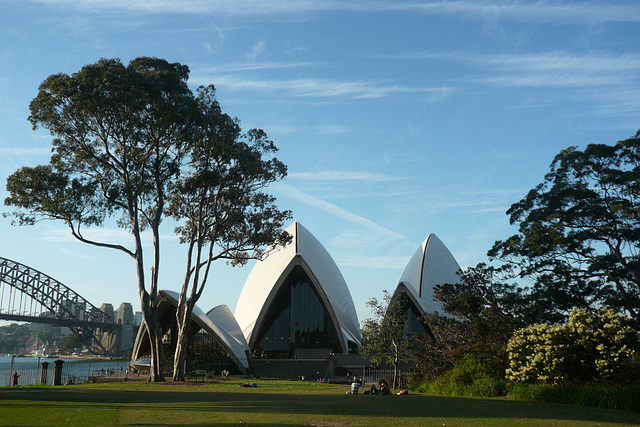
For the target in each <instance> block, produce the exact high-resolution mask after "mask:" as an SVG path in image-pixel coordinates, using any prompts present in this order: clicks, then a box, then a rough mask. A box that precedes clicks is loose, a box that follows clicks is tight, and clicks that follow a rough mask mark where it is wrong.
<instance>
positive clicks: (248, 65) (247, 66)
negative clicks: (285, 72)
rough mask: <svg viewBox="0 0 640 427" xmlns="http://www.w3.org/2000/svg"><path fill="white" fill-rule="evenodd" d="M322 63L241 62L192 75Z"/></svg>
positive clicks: (218, 66) (211, 68)
mask: <svg viewBox="0 0 640 427" xmlns="http://www.w3.org/2000/svg"><path fill="white" fill-rule="evenodd" d="M321 64H322V63H321V62H312V61H306V62H239V63H235V64H222V65H216V66H213V67H205V68H200V69H197V70H194V71H193V72H192V75H196V74H220V73H231V72H237V71H262V70H279V69H285V68H298V67H315V66H318V65H321Z"/></svg>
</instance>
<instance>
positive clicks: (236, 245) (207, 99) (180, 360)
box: [167, 86, 291, 380]
mask: <svg viewBox="0 0 640 427" xmlns="http://www.w3.org/2000/svg"><path fill="white" fill-rule="evenodd" d="M197 104H198V117H197V122H196V126H195V128H194V136H193V138H192V139H191V140H189V142H188V144H187V158H186V162H187V164H188V168H186V170H185V173H184V174H183V175H182V176H181V177H180V179H179V180H178V181H177V183H176V188H175V190H176V191H173V192H172V196H171V200H170V203H169V207H168V210H167V211H168V213H169V214H171V215H172V216H173V217H174V218H175V219H176V220H179V221H180V220H182V221H183V225H181V226H179V227H178V228H177V229H176V232H177V233H178V235H179V236H180V241H181V242H183V243H185V244H187V247H188V249H187V265H186V272H185V277H184V281H183V284H182V288H181V291H180V299H179V301H178V307H177V311H176V320H177V323H178V338H177V343H176V353H175V356H174V371H173V379H174V380H184V366H185V364H184V357H185V352H186V345H187V340H188V338H189V329H190V324H191V313H192V311H193V308H194V306H195V303H196V302H197V301H198V300H199V299H200V296H201V295H202V291H203V290H204V287H205V284H206V283H207V279H208V277H209V275H210V271H211V265H212V263H213V262H214V261H216V260H218V259H226V260H228V261H229V262H230V263H231V264H233V265H243V264H244V263H246V262H247V261H248V260H249V259H254V258H260V257H261V256H262V254H263V248H264V247H265V246H266V245H269V244H274V245H279V244H285V243H288V241H289V236H288V235H287V234H285V233H282V231H281V230H282V226H283V223H284V221H285V220H288V219H289V218H290V216H291V215H290V212H289V211H280V210H279V209H278V208H277V207H276V205H275V198H274V197H273V196H271V195H269V194H267V193H265V192H264V191H263V190H264V189H265V188H266V187H267V186H268V185H269V184H270V183H272V182H275V181H277V180H279V179H282V178H284V177H285V176H286V174H287V168H286V166H285V165H284V164H283V163H282V162H281V161H279V160H278V159H277V158H275V157H272V155H273V154H274V153H275V152H276V151H277V148H276V146H275V144H274V143H273V141H271V140H269V139H268V138H267V135H266V133H265V132H264V131H263V130H260V129H251V130H249V131H248V132H246V133H244V134H243V133H242V130H241V127H240V125H239V123H238V120H237V119H234V118H231V117H230V116H228V115H227V114H223V113H222V111H221V108H220V105H219V103H218V101H217V100H216V97H215V88H214V87H213V86H208V87H201V88H200V89H199V93H198V97H197Z"/></svg>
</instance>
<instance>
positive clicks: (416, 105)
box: [0, 0, 640, 320]
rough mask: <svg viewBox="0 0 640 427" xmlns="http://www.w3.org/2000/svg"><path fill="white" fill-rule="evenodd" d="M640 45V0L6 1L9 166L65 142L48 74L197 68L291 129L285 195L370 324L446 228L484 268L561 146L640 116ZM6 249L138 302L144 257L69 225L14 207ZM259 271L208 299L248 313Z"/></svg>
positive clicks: (0, 227) (255, 119)
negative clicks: (153, 61)
mask: <svg viewBox="0 0 640 427" xmlns="http://www.w3.org/2000/svg"><path fill="white" fill-rule="evenodd" d="M638 40H640V3H638V2H637V1H604V0H603V1H588V2H580V1H534V2H527V1H424V2H420V1H407V0H397V1H385V0H381V1H352V2H343V1H304V0H298V1H289V0H279V1H278V0H263V1H259V2H258V1H246V0H232V1H226V0H219V1H218V0H211V1H206V0H199V1H198V0H185V1H174V0H158V1H153V0H137V1H136V0H109V1H106V0H41V1H35V0H19V1H18V0H16V1H12V0H0V61H2V68H1V71H0V182H2V185H1V186H0V198H1V199H2V200H4V198H5V197H6V196H7V192H6V190H5V183H6V177H7V176H8V175H9V174H10V173H12V172H13V171H15V170H16V169H17V168H19V167H21V166H24V165H30V166H34V165H37V164H43V163H46V162H47V161H48V158H49V151H50V146H51V145H50V142H51V137H50V136H49V135H48V134H47V133H46V132H44V131H43V130H36V131H34V130H32V129H31V126H30V124H29V123H28V121H27V116H28V114H29V113H28V104H29V102H30V100H31V99H32V98H33V97H34V96H35V95H36V93H37V89H38V85H39V84H40V83H41V82H42V81H43V80H44V79H45V78H46V77H47V76H49V75H50V74H55V73H68V74H71V73H73V72H76V71H78V70H79V69H80V68H81V67H82V66H83V65H85V64H88V63H93V62H96V61H97V60H98V59H100V58H101V57H106V58H113V57H117V58H121V59H122V60H123V62H125V63H127V62H128V61H129V60H131V59H133V58H135V57H138V56H157V57H161V58H165V59H167V60H169V61H171V62H180V63H183V64H187V65H188V66H189V67H190V69H191V77H190V84H191V85H192V87H193V88H194V89H195V88H196V87H197V86H198V85H201V84H203V85H206V84H210V83H213V84H215V86H216V88H217V94H218V98H219V100H220V102H221V104H222V106H223V108H224V110H225V111H226V112H227V113H229V114H230V115H235V116H237V117H238V118H240V119H241V121H242V124H243V127H245V128H247V129H248V128H252V127H257V128H262V129H264V130H265V131H266V132H267V133H268V135H269V136H270V138H271V139H273V140H274V141H275V142H276V144H277V146H278V147H279V148H280V152H279V154H278V157H279V158H280V159H281V160H283V161H284V162H285V163H286V164H287V165H288V167H289V177H288V178H287V179H286V180H285V181H283V182H281V183H278V184H277V185H274V186H273V187H272V192H273V194H274V195H276V196H277V197H278V200H279V205H280V206H281V207H282V208H286V209H291V210H292V211H293V213H294V217H295V219H296V220H298V221H300V222H301V223H302V224H303V225H304V226H305V227H306V228H308V229H309V230H310V231H311V232H312V233H314V234H315V236H316V237H317V238H318V239H319V240H320V242H321V243H322V244H323V245H324V246H325V247H326V248H327V250H328V251H329V252H330V253H331V255H332V256H333V257H334V259H335V261H336V263H337V264H338V266H339V267H340V269H341V271H342V273H343V275H344V276H345V279H346V281H347V284H348V285H349V288H350V290H351V293H352V296H353V299H354V302H355V305H356V308H357V310H358V315H359V317H360V320H363V318H365V317H367V316H368V312H367V310H366V308H365V303H366V301H367V299H368V298H369V297H371V296H376V297H380V296H381V294H382V290H383V289H388V290H392V289H393V288H394V286H395V284H396V281H397V279H398V277H399V276H400V273H401V272H402V269H403V268H404V266H405V265H406V263H407V262H408V260H409V258H410V256H411V255H412V254H413V252H414V251H415V250H416V248H417V247H418V245H419V244H420V243H421V242H422V241H423V240H424V239H425V238H426V237H427V235H428V234H429V233H436V234H437V235H438V237H439V238H440V239H441V240H442V241H443V242H444V244H445V245H447V246H448V248H449V249H450V250H451V252H452V253H453V255H454V256H455V257H456V258H457V259H458V261H459V263H460V264H461V265H462V266H471V265H475V264H476V263H478V262H480V261H486V251H487V250H488V249H489V248H490V247H491V245H492V244H493V242H494V241H495V240H497V239H502V238H505V237H507V236H509V235H510V233H512V232H513V229H512V228H511V227H510V226H509V224H508V218H507V216H506V215H505V211H506V210H507V208H508V207H509V206H510V205H511V204H512V203H513V202H516V201H517V200H519V199H520V198H521V197H523V196H524V195H525V194H526V192H527V191H528V190H529V189H531V188H532V187H533V186H535V185H536V184H538V183H539V182H541V180H542V179H543V176H544V174H545V173H546V172H547V171H548V166H549V164H550V162H551V160H552V159H553V157H554V156H555V154H557V153H558V152H559V151H560V150H561V149H563V148H566V147H568V146H572V145H577V146H581V147H584V146H585V145H586V144H588V143H594V142H597V143H615V142H616V141H618V140H620V139H625V138H628V137H630V136H632V135H633V134H634V133H635V132H636V130H637V129H638V128H640V114H639V113H640V43H639V42H638ZM0 211H2V212H6V211H8V208H7V207H4V206H2V207H0ZM92 233H93V236H96V237H98V236H100V237H103V238H104V239H108V240H110V241H118V242H122V241H125V242H126V241H128V240H127V239H129V238H128V236H127V235H126V233H124V232H123V231H121V230H118V229H117V228H115V227H104V228H99V229H95V230H92ZM163 236H164V237H165V239H164V243H163V254H162V266H161V272H160V273H161V282H162V287H163V288H167V289H173V290H177V289H178V287H179V283H180V280H181V277H182V274H183V269H184V267H183V266H184V252H185V250H184V247H181V245H179V244H178V242H177V240H176V239H175V238H174V237H173V224H169V223H167V224H166V226H165V227H164V229H163ZM0 256H3V257H6V258H10V259H13V260H14V261H17V262H21V263H24V264H27V265H29V266H31V267H33V268H36V269H39V270H41V271H43V272H45V273H47V274H49V275H50V276H52V277H54V278H56V279H58V280H60V281H61V282H63V283H65V284H67V285H68V286H70V287H71V288H72V289H74V290H75V291H77V292H78V293H80V294H81V295H83V296H84V297H85V298H87V299H89V300H90V301H91V302H92V303H94V304H96V305H100V304H101V303H102V302H111V303H113V304H114V306H118V305H119V304H120V302H121V301H130V302H132V303H134V306H138V299H137V292H136V285H135V273H134V266H133V263H132V262H131V261H130V259H128V258H127V257H126V256H125V255H123V254H120V253H116V252H113V251H109V250H106V249H99V248H93V247H88V246H86V245H83V244H81V243H79V242H76V241H74V240H73V238H72V237H71V236H70V235H69V233H68V232H67V230H66V228H65V226H64V225H62V224H59V223H54V222H42V223H40V224H37V225H36V226H35V227H29V228H24V227H12V226H11V225H10V221H9V220H8V219H2V218H0ZM250 268H251V265H249V266H246V267H243V268H231V267H229V266H226V265H225V264H224V263H220V264H218V265H217V266H216V268H215V270H214V274H213V277H212V280H211V282H210V283H209V285H208V289H207V290H206V291H205V293H204V295H203V298H202V300H201V302H200V303H199V306H200V307H201V308H202V309H204V310H205V311H206V310H208V309H209V308H212V307H213V306H215V305H218V304H227V305H229V306H230V307H231V309H232V310H234V308H235V305H236V302H237V299H238V296H239V294H240V291H241V288H242V286H243V284H244V281H245V279H246V278H247V276H248V275H249V272H250Z"/></svg>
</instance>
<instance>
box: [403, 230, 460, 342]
mask: <svg viewBox="0 0 640 427" xmlns="http://www.w3.org/2000/svg"><path fill="white" fill-rule="evenodd" d="M459 271H460V266H459V265H458V262H457V261H456V259H455V258H454V257H453V255H452V254H451V252H449V249H447V247H446V246H445V245H444V243H442V241H440V239H438V237H437V236H436V235H435V234H430V235H429V236H428V237H427V238H426V239H425V240H424V242H422V244H421V245H420V246H419V247H418V249H417V250H416V251H415V252H414V254H413V256H412V257H411V259H410V260H409V263H408V264H407V266H406V267H405V269H404V271H403V272H402V274H401V275H400V279H399V280H398V284H397V285H396V288H395V291H394V292H393V295H392V297H391V303H393V302H394V301H397V300H398V299H399V298H402V299H404V300H405V301H404V303H405V304H406V310H407V324H406V325H407V326H406V329H407V331H409V332H419V333H425V332H426V333H430V332H429V330H428V327H427V325H424V324H423V323H422V322H421V321H420V317H421V315H422V313H425V312H429V313H431V312H434V311H439V312H441V313H442V307H441V306H440V304H438V303H437V302H436V301H434V300H433V288H434V287H435V286H436V285H442V284H446V283H458V282H459V281H460V277H459V276H458V272H459Z"/></svg>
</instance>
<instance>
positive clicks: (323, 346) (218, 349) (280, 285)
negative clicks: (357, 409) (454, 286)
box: [132, 222, 459, 373]
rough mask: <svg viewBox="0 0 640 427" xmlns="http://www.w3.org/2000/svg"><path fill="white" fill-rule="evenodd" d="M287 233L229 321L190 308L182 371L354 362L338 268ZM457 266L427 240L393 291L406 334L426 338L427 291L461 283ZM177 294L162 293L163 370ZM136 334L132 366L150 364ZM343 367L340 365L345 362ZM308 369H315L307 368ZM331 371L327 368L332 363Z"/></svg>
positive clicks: (316, 247)
mask: <svg viewBox="0 0 640 427" xmlns="http://www.w3.org/2000/svg"><path fill="white" fill-rule="evenodd" d="M286 231H287V232H288V233H289V234H290V235H291V237H292V240H291V243H289V244H288V245H286V246H284V247H277V248H275V249H274V250H272V251H270V252H269V255H268V256H267V257H266V258H265V259H263V260H261V261H257V262H256V264H255V266H254V267H253V269H252V271H251V273H250V275H249V277H248V278H247V281H246V282H245V285H244V287H243V289H242V292H241V294H240V298H239V300H238V303H237V306H236V310H235V313H234V314H232V313H231V311H230V310H229V308H228V307H227V306H226V305H220V306H217V307H215V308H214V309H212V310H210V311H209V312H207V313H205V312H203V311H202V310H200V309H199V308H197V307H196V308H195V309H194V311H193V315H192V324H191V337H190V340H189V349H188V356H187V367H186V370H187V371H192V370H197V369H204V370H208V371H218V372H219V371H220V370H224V369H226V370H228V371H230V372H232V373H252V372H253V373H255V372H256V371H257V370H261V371H263V372H264V370H265V369H267V368H270V369H271V371H272V372H274V370H277V369H278V368H277V367H278V366H280V367H281V370H282V371H283V372H282V373H293V372H292V370H293V369H294V367H293V363H292V362H293V361H295V364H296V366H297V367H301V366H302V363H306V365H305V368H304V369H307V370H310V369H312V368H313V369H314V371H315V369H316V367H317V369H318V370H321V369H320V367H322V366H324V365H326V363H327V361H328V360H330V359H332V358H334V357H335V356H336V355H341V356H345V357H349V356H350V355H351V356H354V357H357V352H358V346H359V345H360V341H361V334H360V327H359V322H358V316H357V314H356V309H355V305H354V303H353V299H352V297H351V293H350V292H349V288H348V286H347V284H346V282H345V280H344V277H343V276H342V274H341V273H340V270H339V268H338V266H337V265H336V263H335V261H334V260H333V258H332V257H331V255H330V254H329V253H328V252H327V250H326V249H325V248H324V246H322V244H321V243H320V242H319V241H318V240H317V239H316V238H315V237H314V235H313V234H312V233H311V232H310V231H309V230H307V229H306V228H305V227H303V226H302V225H301V224H300V223H298V222H294V223H293V224H291V225H290V226H289V227H288V228H287V229H286ZM458 270H459V266H458V263H457V262H456V260H455V258H454V257H453V255H451V253H450V252H449V250H448V249H447V248H446V246H445V245H444V244H443V243H442V242H441V241H440V240H439V239H438V238H437V237H436V236H435V235H434V234H431V235H429V236H428V237H427V239H426V240H425V241H424V242H423V243H422V244H421V245H420V247H419V248H418V249H417V250H416V252H415V253H414V254H413V256H412V257H411V259H410V260H409V263H408V264H407V266H406V268H405V269H404V271H403V273H402V275H401V276H400V279H399V281H398V283H397V285H396V288H395V291H394V293H393V296H392V300H395V299H397V298H400V297H402V296H403V295H406V297H407V298H404V297H403V300H404V301H407V303H406V310H407V322H408V323H407V326H408V328H409V329H410V330H411V331H415V332H426V333H428V326H427V325H423V324H422V323H421V322H420V320H419V317H420V314H421V313H423V312H429V311H435V310H438V306H437V304H436V303H435V302H434V301H433V287H434V286H435V285H436V284H439V283H453V282H456V281H457V280H459V278H458V276H457V271H458ZM177 298H178V296H177V294H176V293H174V292H170V291H161V292H160V304H159V313H160V318H161V322H162V328H163V333H164V336H163V343H164V345H165V347H164V350H165V355H166V357H167V362H168V363H167V365H168V366H172V360H171V358H172V357H173V352H174V351H175V340H176V337H177V327H176V321H175V311H176V305H177ZM144 329H145V328H140V331H139V333H138V337H137V339H136V343H135V345H134V349H133V354H132V362H133V364H134V366H135V365H138V366H143V365H144V364H145V360H148V357H149V356H148V354H149V340H148V336H147V335H146V331H145V330H144ZM343 359H344V357H343ZM313 363H316V364H315V365H313ZM332 363H333V362H332Z"/></svg>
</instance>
